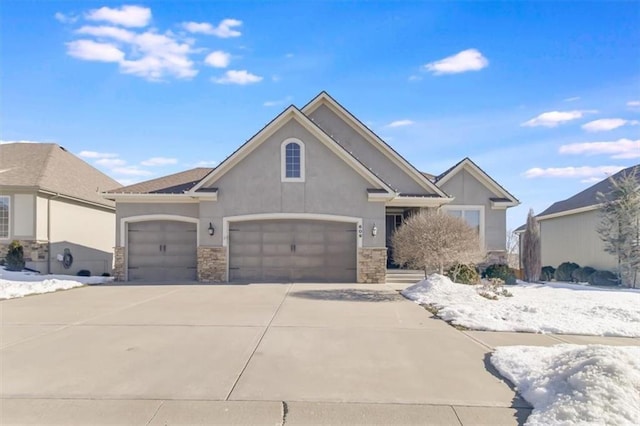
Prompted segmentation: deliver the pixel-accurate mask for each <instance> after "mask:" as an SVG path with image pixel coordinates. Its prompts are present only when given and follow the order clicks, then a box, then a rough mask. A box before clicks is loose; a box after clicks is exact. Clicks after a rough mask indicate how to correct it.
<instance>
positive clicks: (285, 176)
mask: <svg viewBox="0 0 640 426" xmlns="http://www.w3.org/2000/svg"><path fill="white" fill-rule="evenodd" d="M281 157H282V181H283V182H304V144H303V143H302V142H301V141H300V140H298V139H287V140H285V141H284V142H282V148H281Z"/></svg>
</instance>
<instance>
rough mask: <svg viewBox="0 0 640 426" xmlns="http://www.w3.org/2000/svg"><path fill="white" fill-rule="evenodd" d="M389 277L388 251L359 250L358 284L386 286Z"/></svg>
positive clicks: (382, 249)
mask: <svg viewBox="0 0 640 426" xmlns="http://www.w3.org/2000/svg"><path fill="white" fill-rule="evenodd" d="M386 275H387V249H386V247H383V248H365V247H360V248H359V249H358V282H359V283H367V284H369V283H373V284H384V283H385V281H386Z"/></svg>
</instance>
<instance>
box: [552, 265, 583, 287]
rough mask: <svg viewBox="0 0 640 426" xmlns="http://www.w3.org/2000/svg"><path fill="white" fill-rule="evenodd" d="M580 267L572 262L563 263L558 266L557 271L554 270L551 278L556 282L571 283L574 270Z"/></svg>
mask: <svg viewBox="0 0 640 426" xmlns="http://www.w3.org/2000/svg"><path fill="white" fill-rule="evenodd" d="M579 267H580V265H578V264H577V263H573V262H563V263H561V264H560V266H558V269H556V272H555V274H554V275H553V277H554V278H555V279H556V281H567V282H571V279H572V278H571V274H572V273H573V271H574V270H576V269H578V268H579Z"/></svg>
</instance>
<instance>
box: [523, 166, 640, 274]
mask: <svg viewBox="0 0 640 426" xmlns="http://www.w3.org/2000/svg"><path fill="white" fill-rule="evenodd" d="M634 168H635V171H636V175H635V177H636V180H637V181H638V183H639V184H640V164H639V165H636V166H631V167H628V168H626V169H624V170H622V171H620V172H618V173H616V174H615V175H613V176H612V178H613V179H618V178H620V177H621V176H623V175H627V174H630V173H632V172H633V171H634ZM610 191H611V181H610V180H609V178H607V179H604V180H602V181H600V182H598V183H596V184H595V185H593V186H590V187H589V188H587V189H585V190H584V191H582V192H579V193H577V194H576V195H574V196H572V197H569V198H567V199H566V200H562V201H558V202H556V203H553V204H552V205H551V206H550V207H549V208H547V209H546V210H544V211H543V212H542V213H540V214H539V215H537V216H536V217H537V219H538V222H539V223H540V246H541V255H542V266H553V267H554V268H557V267H558V265H560V264H561V263H563V262H575V263H577V264H578V265H580V266H591V267H592V268H595V269H600V270H610V271H615V270H616V269H617V267H618V262H617V259H616V258H615V256H613V255H611V254H609V253H607V252H605V251H604V243H603V242H602V240H601V239H600V236H599V235H598V231H597V227H598V223H599V222H600V217H599V209H600V204H599V202H598V197H597V194H598V193H602V194H607V193H609V192H610ZM524 230H525V225H523V226H521V227H520V228H518V229H517V230H516V232H518V233H520V236H521V237H522V233H523V232H524ZM520 240H521V242H522V238H520ZM521 248H522V247H521ZM520 253H522V250H520Z"/></svg>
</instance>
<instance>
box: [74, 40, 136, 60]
mask: <svg viewBox="0 0 640 426" xmlns="http://www.w3.org/2000/svg"><path fill="white" fill-rule="evenodd" d="M67 53H68V54H69V55H70V56H73V57H74V58H78V59H83V60H85V61H99V62H122V61H123V60H124V52H123V51H122V50H120V49H118V48H117V47H116V46H114V45H113V44H110V43H97V42H95V41H93V40H75V41H70V42H69V43H67Z"/></svg>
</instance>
